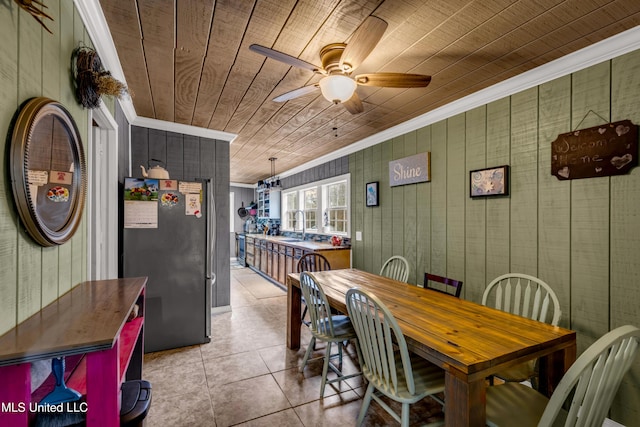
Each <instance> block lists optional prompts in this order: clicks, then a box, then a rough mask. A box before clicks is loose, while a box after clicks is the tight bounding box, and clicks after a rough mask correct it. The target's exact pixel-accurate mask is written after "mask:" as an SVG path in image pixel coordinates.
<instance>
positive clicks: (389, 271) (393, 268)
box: [380, 255, 409, 282]
mask: <svg viewBox="0 0 640 427" xmlns="http://www.w3.org/2000/svg"><path fill="white" fill-rule="evenodd" d="M380 275H381V276H385V277H389V278H391V279H395V280H399V281H401V282H406V281H407V280H408V279H409V261H407V260H406V259H405V258H403V257H401V256H400V255H394V256H392V257H391V258H389V259H388V260H387V261H386V262H385V263H384V265H383V266H382V269H381V270H380Z"/></svg>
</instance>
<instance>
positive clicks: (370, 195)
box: [366, 181, 380, 207]
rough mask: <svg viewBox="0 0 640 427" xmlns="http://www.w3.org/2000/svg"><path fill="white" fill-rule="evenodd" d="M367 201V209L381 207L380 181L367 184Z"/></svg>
mask: <svg viewBox="0 0 640 427" xmlns="http://www.w3.org/2000/svg"><path fill="white" fill-rule="evenodd" d="M366 200H367V207H371V206H378V205H379V202H380V200H379V199H378V181H375V182H367V187H366Z"/></svg>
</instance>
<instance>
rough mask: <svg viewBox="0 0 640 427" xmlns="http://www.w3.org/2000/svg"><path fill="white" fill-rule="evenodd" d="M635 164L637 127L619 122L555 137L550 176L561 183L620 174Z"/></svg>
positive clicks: (628, 121) (552, 145)
mask: <svg viewBox="0 0 640 427" xmlns="http://www.w3.org/2000/svg"><path fill="white" fill-rule="evenodd" d="M637 165H638V126H637V125H634V124H633V123H631V121H630V120H622V121H619V122H615V123H608V124H604V125H601V126H595V127H592V128H587V129H580V130H576V131H573V132H568V133H562V134H560V135H558V138H556V140H555V141H553V142H552V143H551V175H555V177H556V178H558V179H560V180H565V179H578V178H593V177H597V176H611V175H623V174H626V173H628V172H629V171H630V170H631V168H632V167H634V166H637Z"/></svg>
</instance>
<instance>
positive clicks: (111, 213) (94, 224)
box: [86, 102, 118, 280]
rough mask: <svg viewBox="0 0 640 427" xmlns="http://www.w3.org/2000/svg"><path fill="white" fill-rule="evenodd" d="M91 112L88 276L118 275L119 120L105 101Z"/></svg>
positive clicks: (115, 276) (88, 163) (88, 166)
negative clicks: (114, 116) (117, 120)
mask: <svg viewBox="0 0 640 427" xmlns="http://www.w3.org/2000/svg"><path fill="white" fill-rule="evenodd" d="M88 114H89V122H88V123H89V126H90V130H89V132H87V133H88V135H89V142H88V144H87V170H88V174H87V175H88V188H87V190H88V191H87V206H86V208H87V214H86V215H87V216H86V218H87V251H88V254H87V255H88V256H87V280H101V279H114V278H117V277H118V203H117V200H118V124H117V122H116V121H115V119H114V118H113V115H112V114H111V112H110V111H109V110H108V109H107V107H106V106H105V105H104V102H101V103H100V106H99V107H98V108H95V109H93V110H88ZM94 122H95V124H97V127H96V126H94Z"/></svg>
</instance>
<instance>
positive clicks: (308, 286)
mask: <svg viewBox="0 0 640 427" xmlns="http://www.w3.org/2000/svg"><path fill="white" fill-rule="evenodd" d="M300 289H301V290H302V296H303V297H304V300H305V302H306V303H307V308H308V309H309V318H310V319H311V322H310V323H309V327H310V328H311V331H312V332H316V333H318V334H322V335H329V336H334V332H333V321H332V319H331V308H330V307H329V300H328V299H327V296H326V295H325V294H324V291H323V290H322V288H321V287H320V284H319V283H318V281H317V280H316V278H315V277H313V275H312V274H311V273H309V272H302V273H301V274H300Z"/></svg>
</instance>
